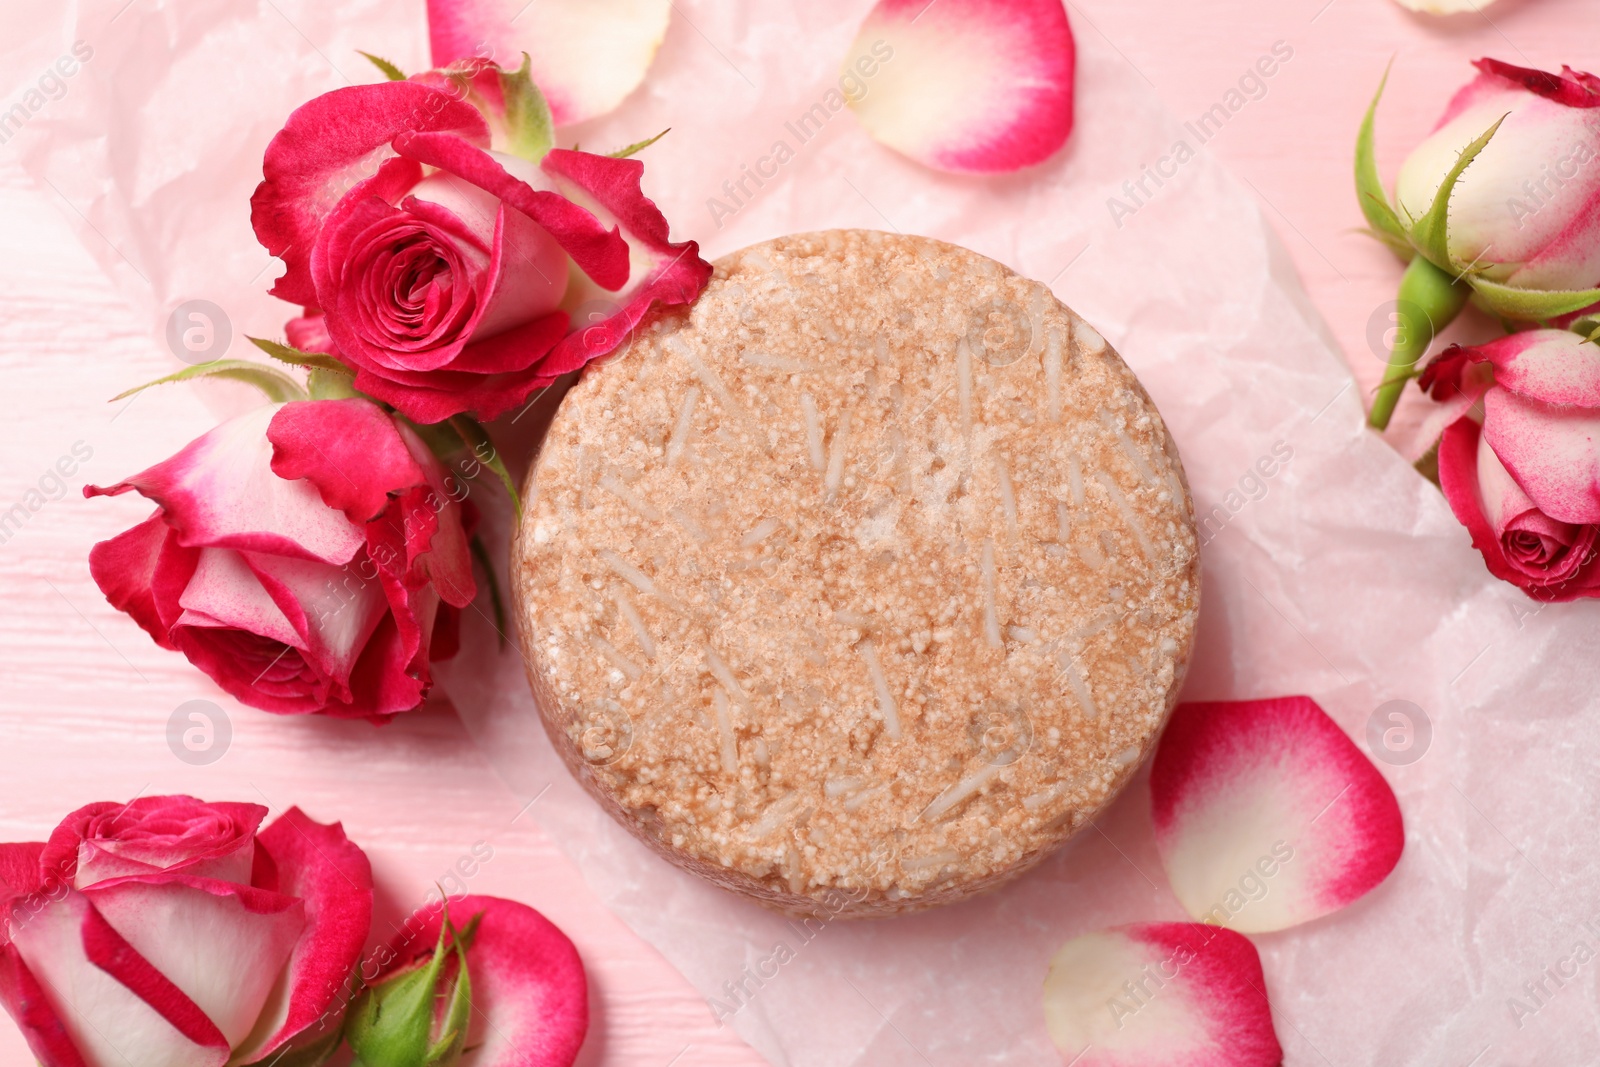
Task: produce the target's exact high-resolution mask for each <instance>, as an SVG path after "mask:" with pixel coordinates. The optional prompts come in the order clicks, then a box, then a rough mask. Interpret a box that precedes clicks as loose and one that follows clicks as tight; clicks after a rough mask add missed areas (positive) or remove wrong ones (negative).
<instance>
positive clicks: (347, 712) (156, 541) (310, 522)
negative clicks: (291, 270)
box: [84, 397, 476, 721]
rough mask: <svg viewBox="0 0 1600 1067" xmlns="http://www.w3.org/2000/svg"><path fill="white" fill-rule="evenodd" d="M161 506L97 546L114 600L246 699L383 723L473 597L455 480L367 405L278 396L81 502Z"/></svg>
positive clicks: (97, 570) (418, 682)
mask: <svg viewBox="0 0 1600 1067" xmlns="http://www.w3.org/2000/svg"><path fill="white" fill-rule="evenodd" d="M130 489H131V490H135V491H137V492H138V493H140V494H141V495H143V496H145V497H147V498H149V499H150V500H152V501H154V502H155V503H156V505H157V510H156V513H155V514H154V515H152V516H151V517H150V518H148V519H146V520H145V521H144V522H142V523H140V524H139V525H138V526H135V527H134V528H133V529H131V530H128V531H127V532H126V533H123V534H120V535H119V536H117V537H114V538H112V539H111V540H109V541H103V542H101V543H100V544H98V545H96V546H95V547H94V548H93V550H92V551H91V552H90V554H89V570H90V573H91V574H92V575H93V576H94V580H95V581H96V582H97V583H98V584H99V586H100V588H101V590H102V591H103V592H104V593H105V595H106V599H107V600H109V601H110V602H111V604H112V606H113V607H116V608H118V609H119V610H121V611H125V612H127V613H128V614H129V615H131V616H132V617H133V619H134V621H135V622H137V623H138V624H139V625H140V626H141V627H143V628H144V629H145V631H146V632H147V633H149V634H150V636H151V637H153V638H154V639H155V641H156V643H157V644H158V645H160V646H161V647H162V648H168V649H174V650H176V651H179V652H182V653H183V654H184V655H185V656H187V657H188V658H189V660H190V662H191V663H193V664H194V665H195V666H196V667H199V668H200V669H201V670H202V671H204V672H205V673H206V674H208V675H210V676H211V678H212V679H213V680H214V681H215V682H216V683H217V684H218V685H220V686H221V687H222V688H223V689H225V690H226V691H227V692H228V693H230V694H231V695H232V696H234V697H235V698H236V699H238V700H239V701H241V702H242V703H245V704H249V705H251V706H252V707H257V708H262V709H264V710H266V711H271V712H277V713H280V714H291V715H292V714H308V713H320V714H325V715H332V716H335V717H339V718H366V719H371V720H373V721H383V720H384V719H386V718H388V717H390V716H393V715H394V714H396V713H397V712H402V711H406V710H409V709H411V708H414V707H416V706H417V705H418V704H420V703H421V702H422V700H423V698H424V697H425V696H426V695H427V693H428V689H429V686H430V684H431V678H430V674H429V669H428V663H429V661H430V659H442V658H445V657H447V656H449V655H452V654H454V651H455V639H456V638H455V635H456V623H457V619H458V614H457V611H458V609H460V608H462V607H465V606H466V605H467V604H469V603H471V601H472V598H473V596H474V595H475V593H476V587H475V585H474V582H473V576H472V559H471V554H470V549H469V542H468V531H467V529H466V527H465V525H464V523H463V518H464V504H463V503H461V502H458V501H457V500H456V499H455V498H454V497H453V496H452V490H454V492H455V495H457V496H459V495H463V492H462V487H461V485H460V483H458V482H456V481H455V480H454V479H453V478H452V477H451V476H449V475H448V474H447V472H446V471H445V469H444V467H443V465H442V464H441V463H440V462H439V460H438V459H437V458H435V456H434V454H433V453H432V452H431V451H429V449H428V447H427V446H426V445H425V444H424V443H423V442H422V441H421V439H420V438H419V437H418V436H417V434H416V432H415V431H413V430H412V429H411V428H410V427H409V426H407V425H406V424H405V423H404V422H402V421H400V420H397V419H396V418H394V417H393V416H391V415H389V414H388V413H386V412H385V411H384V410H383V409H382V408H381V407H379V406H378V405H377V404H374V403H373V402H372V401H370V400H367V399H365V398H361V397H349V398H344V399H337V400H312V401H296V402H293V403H288V404H272V405H267V406H265V407H261V408H258V409H256V410H255V411H251V412H248V413H246V414H244V415H241V416H239V417H237V418H234V419H231V420H229V421H228V422H225V423H223V424H222V425H221V426H218V427H217V428H216V429H214V430H212V431H211V432H210V433H208V434H206V435H205V436H203V437H201V438H199V439H198V440H195V441H193V442H191V443H190V444H189V445H188V446H187V447H185V448H184V449H183V450H182V451H181V452H179V453H178V454H177V455H175V456H173V457H172V458H171V459H168V460H165V461H163V462H161V463H158V464H156V465H155V466H154V467H151V468H150V469H149V470H147V471H144V472H143V473H141V474H136V475H134V476H133V477H131V478H128V479H126V480H124V481H121V482H118V483H117V484H116V485H113V486H110V487H106V488H102V487H99V486H86V487H85V488H84V495H85V496H98V495H116V494H119V493H124V492H127V491H128V490H130Z"/></svg>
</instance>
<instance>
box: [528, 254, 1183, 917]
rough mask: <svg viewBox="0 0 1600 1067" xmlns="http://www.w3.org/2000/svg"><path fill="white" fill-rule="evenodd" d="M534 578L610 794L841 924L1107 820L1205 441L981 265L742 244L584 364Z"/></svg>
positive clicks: (1097, 341)
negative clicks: (679, 304) (678, 307)
mask: <svg viewBox="0 0 1600 1067" xmlns="http://www.w3.org/2000/svg"><path fill="white" fill-rule="evenodd" d="M512 580H513V585H514V594H515V599H516V615H517V624H518V627H519V631H520V639H521V641H522V647H523V651H524V656H525V659H526V661H527V663H528V667H529V674H530V680H531V682H532V685H533V688H534V694H535V697H536V700H537V702H538V704H539V707H540V709H541V714H542V715H543V716H544V719H545V725H546V727H547V729H548V731H549V733H550V736H551V738H552V740H553V741H554V743H555V745H556V747H557V748H558V749H559V750H560V751H561V753H562V755H563V758H564V759H565V760H566V762H567V763H568V765H569V766H570V767H571V769H572V771H573V773H574V774H575V775H577V777H578V778H579V779H580V780H581V781H582V782H583V783H584V785H585V786H586V787H587V788H588V789H589V790H590V792H592V793H593V794H594V795H595V796H596V797H597V798H598V799H599V800H600V802H601V803H602V804H603V805H604V806H605V807H606V808H607V809H608V810H609V811H610V812H611V813H612V814H613V815H614V816H615V817H616V818H617V819H619V820H620V821H622V822H623V824H624V825H626V826H627V827H628V828H629V829H630V830H632V831H633V832H634V833H635V834H636V835H638V836H639V837H640V838H641V839H643V840H644V841H646V842H647V843H649V844H650V845H651V846H653V847H654V848H656V849H658V850H659V851H660V852H661V853H662V854H664V855H665V856H666V857H668V858H669V859H671V860H673V861H674V862H676V863H678V864H680V865H683V866H685V867H687V868H689V869H690V870H693V871H695V872H697V873H698V874H700V875H702V876H704V877H706V878H709V879H711V880H712V881H714V882H717V883H719V884H721V885H723V886H725V887H727V888H729V889H732V890H734V891H737V892H741V893H744V894H747V895H750V896H753V897H755V898H757V899H760V900H762V901H763V902H765V903H768V904H771V905H774V906H777V907H779V908H782V909H785V910H788V911H791V912H796V913H802V912H811V911H814V910H816V909H817V908H818V906H819V905H821V904H822V903H824V902H826V906H827V910H828V913H829V914H841V913H842V914H844V915H847V916H864V915H879V914H889V913H893V912H896V911H907V910H913V909H917V908H922V907H928V906H931V905H934V904H940V903H945V902H949V901H954V900H958V899H961V898H963V897H965V896H968V895H970V894H972V893H974V892H978V891H981V890H983V889H986V888H989V887H992V886H994V885H996V884H998V883H999V882H1001V881H1002V880H1004V879H1005V878H1007V877H1009V876H1011V875H1014V874H1016V873H1018V872H1020V871H1022V870H1024V869H1026V868H1027V867H1028V866H1030V865H1032V864H1033V863H1035V862H1037V861H1038V860H1039V859H1041V858H1042V857H1043V856H1045V855H1046V854H1047V853H1048V852H1049V851H1050V850H1051V849H1053V848H1054V847H1056V846H1057V845H1059V844H1060V843H1061V842H1062V841H1064V840H1065V839H1066V838H1067V837H1069V836H1070V835H1071V834H1072V832H1073V831H1074V830H1076V829H1077V828H1079V827H1081V826H1082V825H1083V824H1084V823H1085V821H1086V820H1087V819H1089V818H1090V817H1092V816H1093V815H1094V814H1095V813H1096V812H1097V811H1099V810H1100V809H1101V808H1102V807H1103V806H1104V805H1105V804H1106V803H1107V802H1108V801H1109V800H1110V799H1111V797H1113V796H1114V795H1115V794H1116V792H1117V791H1118V790H1119V789H1120V788H1121V787H1122V786H1123V785H1124V784H1125V783H1126V782H1127V781H1128V780H1129V778H1130V777H1131V776H1132V775H1133V774H1134V772H1135V770H1136V769H1137V767H1138V765H1139V763H1140V762H1141V761H1142V760H1143V758H1144V757H1145V755H1146V754H1147V753H1148V752H1149V751H1150V749H1151V747H1152V745H1153V744H1154V740H1155V737H1156V734H1157V732H1158V730H1159V729H1160V727H1161V724H1162V722H1163V721H1164V719H1165V716H1166V714H1167V712H1168V711H1169V709H1170V708H1171V705H1172V702H1173V700H1174V698H1175V696H1176V693H1177V689H1178V686H1179V684H1180V683H1181V681H1182V677H1183V673H1184V668H1185V666H1186V665H1187V663H1188V659H1189V655H1190V651H1191V647H1192V644H1193V639H1194V630H1195V622H1196V617H1197V612H1198V606H1199V555H1198V546H1197V542H1196V537H1195V530H1194V523H1193V516H1192V506H1191V504H1190V501H1189V497H1188V492H1187V489H1186V487H1185V483H1184V478H1183V473H1182V469H1181V467H1180V465H1179V462H1178V456H1177V451H1176V449H1175V448H1174V446H1173V443H1172V441H1171V439H1170V437H1169V436H1168V434H1167V431H1166V427H1165V425H1164V424H1163V423H1162V421H1161V418H1160V415H1159V414H1158V413H1157V412H1156V410H1155V407H1154V405H1153V404H1152V403H1151V401H1150V398H1149V397H1148V396H1147V395H1146V394H1145V392H1144V390H1143V389H1142V388H1141V387H1140V385H1139V382H1138V380H1137V379H1136V378H1135V377H1134V375H1133V373H1132V372H1131V371H1130V370H1129V369H1128V368H1127V367H1126V366H1125V365H1124V364H1123V362H1122V360H1121V359H1120V358H1119V357H1118V356H1117V354H1116V353H1115V352H1114V351H1112V349H1111V348H1110V347H1109V346H1108V345H1107V344H1106V342H1105V340H1104V339H1103V338H1101V337H1100V336H1099V335H1098V334H1097V333H1096V332H1095V331H1094V330H1093V329H1092V328H1091V327H1090V326H1089V325H1088V324H1087V323H1085V322H1084V321H1083V320H1082V319H1080V318H1078V317H1077V316H1076V315H1074V314H1073V313H1072V312H1071V311H1070V310H1069V309H1068V308H1066V307H1065V306H1063V305H1062V304H1061V303H1060V302H1058V301H1057V300H1056V299H1055V297H1054V296H1053V295H1052V294H1051V293H1050V291H1049V290H1048V289H1047V288H1046V287H1045V286H1043V285H1040V284H1039V283H1037V282H1032V281H1028V280H1026V279H1024V278H1020V277H1018V276H1016V275H1015V274H1013V273H1012V272H1011V271H1009V270H1007V269H1006V268H1005V267H1003V266H1001V265H1000V264H998V263H996V262H994V261H992V260H989V259H987V258H985V257H983V256H979V255H977V254H976V253H973V252H969V251H966V250H964V249H961V248H957V247H954V246H951V245H947V244H943V243H941V242H938V241H933V240H930V239H926V238H918V237H906V236H900V235H894V234H883V233H875V232H871V231H856V230H848V231H846V230H840V231H828V232H823V233H814V234H800V235H795V236H790V237H784V238H779V239H777V240H774V241H769V242H766V243H764V244H760V245H756V246H754V247H751V248H748V249H745V250H744V251H742V252H738V253H735V254H733V255H731V256H729V257H727V258H726V259H724V260H722V261H721V262H720V263H719V264H718V266H717V273H716V277H715V278H714V280H713V281H712V283H711V285H710V286H709V287H708V288H707V289H706V291H705V294H704V295H703V296H702V297H701V299H700V301H699V302H698V303H697V304H696V305H695V306H694V307H693V308H691V309H688V310H685V311H678V312H673V313H669V314H665V315H662V316H661V317H659V318H656V319H653V320H652V321H651V322H650V323H649V324H647V325H646V326H645V327H644V328H643V329H642V330H641V331H640V332H639V334H638V335H637V336H636V337H635V338H634V339H633V340H632V342H631V343H630V344H629V345H627V346H626V347H625V348H624V349H623V350H621V352H620V353H619V354H618V355H617V357H616V358H615V359H613V360H611V361H609V362H608V363H606V364H605V365H602V366H596V367H594V368H591V369H590V370H589V371H588V372H587V373H586V375H585V377H584V378H583V380H582V381H581V382H580V383H579V384H578V385H577V386H576V387H574V388H573V390H572V391H571V393H570V394H569V395H568V396H567V398H566V399H565V401H564V402H563V404H562V406H561V409H560V411H559V412H558V414H557V415H556V418H555V422H554V424H553V425H552V427H551V430H550V434H549V436H548V437H547V439H546V441H545V443H544V445H543V448H542V450H541V453H540V456H539V458H538V460H537V463H536V465H535V468H534V471H533V473H532V475H531V476H530V484H529V487H528V492H527V504H526V511H525V514H524V515H523V520H522V524H521V528H520V532H519V535H518V540H517V543H516V545H515V547H514V550H513V573H512Z"/></svg>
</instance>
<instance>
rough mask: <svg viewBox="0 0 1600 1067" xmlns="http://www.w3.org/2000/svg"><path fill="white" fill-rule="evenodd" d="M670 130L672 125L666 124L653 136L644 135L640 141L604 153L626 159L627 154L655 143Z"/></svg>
mask: <svg viewBox="0 0 1600 1067" xmlns="http://www.w3.org/2000/svg"><path fill="white" fill-rule="evenodd" d="M671 132H672V127H671V126H668V127H667V128H666V129H664V130H662V131H661V132H660V133H658V134H656V135H655V136H654V137H646V138H645V139H644V140H642V141H635V142H633V143H632V144H631V145H629V146H628V147H626V148H619V149H617V150H616V151H615V152H607V153H606V155H608V156H610V157H611V158H612V159H627V158H628V157H629V156H631V155H634V154H635V153H637V152H643V151H644V150H645V149H646V148H649V147H650V146H651V145H653V144H655V143H656V142H657V141H659V140H661V138H663V137H665V136H666V135H667V134H669V133H671Z"/></svg>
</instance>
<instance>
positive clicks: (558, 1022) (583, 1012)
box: [389, 896, 589, 1067]
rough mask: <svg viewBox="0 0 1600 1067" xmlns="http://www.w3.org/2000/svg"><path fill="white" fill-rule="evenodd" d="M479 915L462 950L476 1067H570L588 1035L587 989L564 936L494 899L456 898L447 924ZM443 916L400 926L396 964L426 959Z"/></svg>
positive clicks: (424, 914)
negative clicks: (468, 979)
mask: <svg viewBox="0 0 1600 1067" xmlns="http://www.w3.org/2000/svg"><path fill="white" fill-rule="evenodd" d="M480 914H481V915H482V916H483V919H482V920H481V921H480V922H479V925H478V933H477V936H476V937H475V938H474V939H473V942H472V947H471V948H470V949H468V950H467V967H468V970H469V973H470V974H471V976H472V1005H473V1012H472V1016H473V1019H472V1024H471V1026H470V1028H469V1029H468V1032H467V1047H468V1048H477V1049H478V1052H477V1053H476V1055H475V1058H474V1060H473V1062H474V1063H475V1064H476V1067H570V1065H571V1063H572V1061H573V1060H574V1059H576V1058H577V1055H578V1049H579V1048H580V1047H581V1046H582V1045H583V1038H584V1034H585V1033H586V1032H587V1031H588V1029H589V986H588V982H587V979H586V978H585V977H584V971H583V961H582V960H581V959H579V958H578V950H577V949H576V948H574V947H573V944H572V942H571V941H570V940H568V939H567V935H566V934H563V933H562V932H561V930H560V929H559V928H558V927H556V925H555V924H554V923H552V922H550V920H549V919H546V918H545V917H544V916H543V915H540V914H539V913H538V912H537V911H534V910H533V909H532V908H530V907H528V906H527V905H525V904H518V903H517V902H516V901H513V900H502V899H500V898H499V897H478V896H468V897H454V898H452V899H451V901H450V922H451V923H452V924H453V925H454V926H455V927H456V928H457V929H461V928H463V927H465V926H466V925H467V923H468V922H469V921H470V920H471V919H472V917H473V916H475V915H480ZM442 922H443V910H442V909H441V908H440V907H439V906H438V904H434V905H432V906H431V907H426V908H423V909H421V910H420V911H418V912H416V914H414V915H412V916H411V918H410V919H408V920H406V923H405V925H404V926H403V927H402V929H401V933H400V935H399V936H397V937H396V938H395V939H394V940H393V941H391V942H390V944H389V947H390V949H391V950H392V951H393V952H394V954H395V957H396V959H397V961H398V963H397V966H400V965H403V964H405V963H408V962H410V961H411V960H413V959H415V958H417V957H419V956H423V955H431V954H432V952H433V947H434V944H435V943H436V942H437V941H438V939H439V928H440V926H441V924H442Z"/></svg>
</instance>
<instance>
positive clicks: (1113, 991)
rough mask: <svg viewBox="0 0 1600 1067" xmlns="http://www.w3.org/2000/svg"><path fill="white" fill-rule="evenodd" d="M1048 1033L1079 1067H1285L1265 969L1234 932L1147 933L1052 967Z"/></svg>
mask: <svg viewBox="0 0 1600 1067" xmlns="http://www.w3.org/2000/svg"><path fill="white" fill-rule="evenodd" d="M1044 1014H1045V1025H1046V1026H1047V1027H1048V1028H1049V1030H1050V1038H1051V1040H1052V1041H1054V1042H1055V1044H1056V1047H1057V1048H1058V1049H1060V1050H1061V1053H1062V1056H1063V1058H1064V1059H1065V1060H1068V1061H1071V1062H1072V1063H1073V1064H1076V1065H1077V1067H1135V1065H1137V1067H1277V1065H1278V1064H1280V1063H1282V1062H1283V1049H1282V1047H1281V1046H1279V1044H1278V1038H1277V1035H1276V1034H1275V1033H1273V1029H1272V1009H1271V1007H1270V1006H1269V1005H1268V1003H1267V994H1266V982H1265V980H1264V978H1263V976H1262V973H1261V959H1260V957H1259V956H1258V955H1257V954H1256V950H1255V946H1254V945H1252V944H1250V941H1249V940H1248V939H1247V938H1245V937H1242V936H1240V935H1239V934H1236V933H1234V932H1233V931H1231V930H1223V929H1219V928H1217V927H1213V926H1203V925H1200V924H1197V923H1142V924H1137V925H1132V926H1119V927H1115V928H1113V929H1110V930H1102V931H1099V932H1098V933H1092V934H1085V935H1083V936H1081V937H1076V938H1073V939H1072V940H1071V941H1068V942H1067V943H1066V944H1065V945H1062V946H1061V948H1060V949H1058V950H1057V951H1056V954H1055V955H1054V956H1053V957H1052V958H1051V960H1050V973H1049V974H1048V975H1047V976H1046V977H1045V980H1044Z"/></svg>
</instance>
